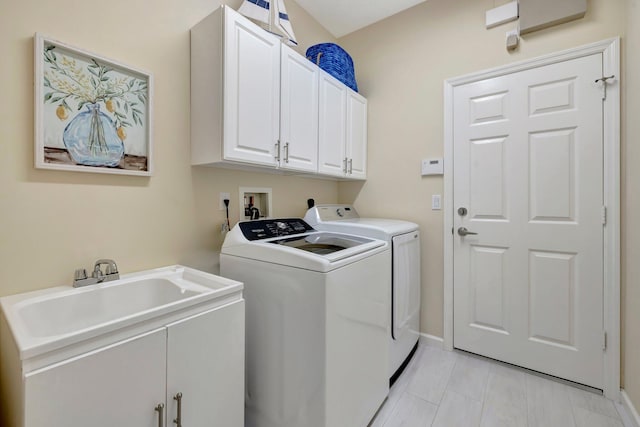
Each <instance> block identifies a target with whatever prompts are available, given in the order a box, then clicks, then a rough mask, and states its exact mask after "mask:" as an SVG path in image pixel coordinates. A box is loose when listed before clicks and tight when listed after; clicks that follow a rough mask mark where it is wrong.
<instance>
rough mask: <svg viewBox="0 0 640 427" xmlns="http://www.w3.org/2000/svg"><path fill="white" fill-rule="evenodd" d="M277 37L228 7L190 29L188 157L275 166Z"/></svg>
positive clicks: (208, 161)
mask: <svg viewBox="0 0 640 427" xmlns="http://www.w3.org/2000/svg"><path fill="white" fill-rule="evenodd" d="M280 45H281V43H280V40H279V39H278V38H277V37H276V36H274V35H272V34H269V33H268V32H266V31H264V30H262V29H261V28H259V27H258V26H256V25H255V24H253V23H252V22H251V21H249V20H248V19H246V18H244V17H243V16H241V15H239V14H238V13H237V12H235V11H234V10H232V9H231V8H229V7H221V8H219V9H217V10H216V11H215V12H214V13H212V14H211V15H209V16H208V17H207V18H205V19H204V20H203V21H201V22H200V23H198V24H197V25H196V26H195V27H194V28H193V29H192V30H191V148H192V150H191V161H192V163H193V164H212V163H219V162H223V161H227V162H239V163H249V164H253V165H263V166H277V155H278V153H277V144H278V135H279V126H280Z"/></svg>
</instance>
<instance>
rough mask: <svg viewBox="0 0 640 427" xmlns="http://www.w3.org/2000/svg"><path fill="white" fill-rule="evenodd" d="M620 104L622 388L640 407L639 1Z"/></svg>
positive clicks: (633, 3) (633, 10) (630, 25)
mask: <svg viewBox="0 0 640 427" xmlns="http://www.w3.org/2000/svg"><path fill="white" fill-rule="evenodd" d="M628 4H629V8H628V13H627V19H628V21H627V37H626V39H625V40H624V51H625V52H626V56H625V59H626V61H625V63H624V68H623V72H624V75H623V78H624V86H623V87H624V91H623V103H622V112H623V113H622V118H623V137H624V138H623V139H624V141H625V143H624V144H623V146H622V162H621V163H622V168H623V172H622V189H623V192H622V224H623V227H624V228H623V230H624V232H623V233H622V283H623V288H622V319H621V320H622V322H621V323H622V336H623V338H624V341H623V343H624V345H623V347H622V360H623V363H624V378H623V379H624V389H625V391H626V392H627V393H628V394H629V397H630V399H631V401H632V402H633V403H634V405H635V407H636V409H637V410H640V279H639V278H640V264H639V263H638V260H639V259H640V243H639V242H640V223H638V221H637V219H636V218H637V217H638V210H639V209H640V168H638V164H640V146H638V141H639V140H640V121H639V120H638V117H639V116H640V98H638V94H640V27H639V26H640V1H639V0H628Z"/></svg>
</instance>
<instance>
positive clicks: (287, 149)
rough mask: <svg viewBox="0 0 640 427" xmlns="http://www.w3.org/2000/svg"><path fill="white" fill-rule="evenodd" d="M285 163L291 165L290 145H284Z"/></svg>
mask: <svg viewBox="0 0 640 427" xmlns="http://www.w3.org/2000/svg"><path fill="white" fill-rule="evenodd" d="M284 161H285V162H286V163H289V143H288V142H287V143H286V144H284Z"/></svg>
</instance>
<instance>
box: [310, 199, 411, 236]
mask: <svg viewBox="0 0 640 427" xmlns="http://www.w3.org/2000/svg"><path fill="white" fill-rule="evenodd" d="M304 219H305V221H306V222H307V223H309V224H310V225H311V226H313V227H314V228H315V229H317V230H324V231H336V232H340V233H348V234H356V235H359V236H367V237H372V238H375V239H382V240H389V239H391V237H393V236H397V235H399V234H405V233H410V232H412V231H416V230H417V229H418V224H416V223H413V222H409V221H403V220H398V219H385V218H360V215H358V212H356V210H355V209H354V208H353V206H351V205H317V206H314V207H312V208H311V209H309V210H308V211H307V213H306V215H305V217H304Z"/></svg>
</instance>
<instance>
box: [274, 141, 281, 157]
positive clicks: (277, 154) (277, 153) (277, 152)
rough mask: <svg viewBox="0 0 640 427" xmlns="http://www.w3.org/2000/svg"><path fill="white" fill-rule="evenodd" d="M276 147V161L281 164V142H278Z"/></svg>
mask: <svg viewBox="0 0 640 427" xmlns="http://www.w3.org/2000/svg"><path fill="white" fill-rule="evenodd" d="M275 146H276V155H275V156H274V157H275V158H276V161H277V162H279V161H280V140H278V142H276V143H275Z"/></svg>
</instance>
